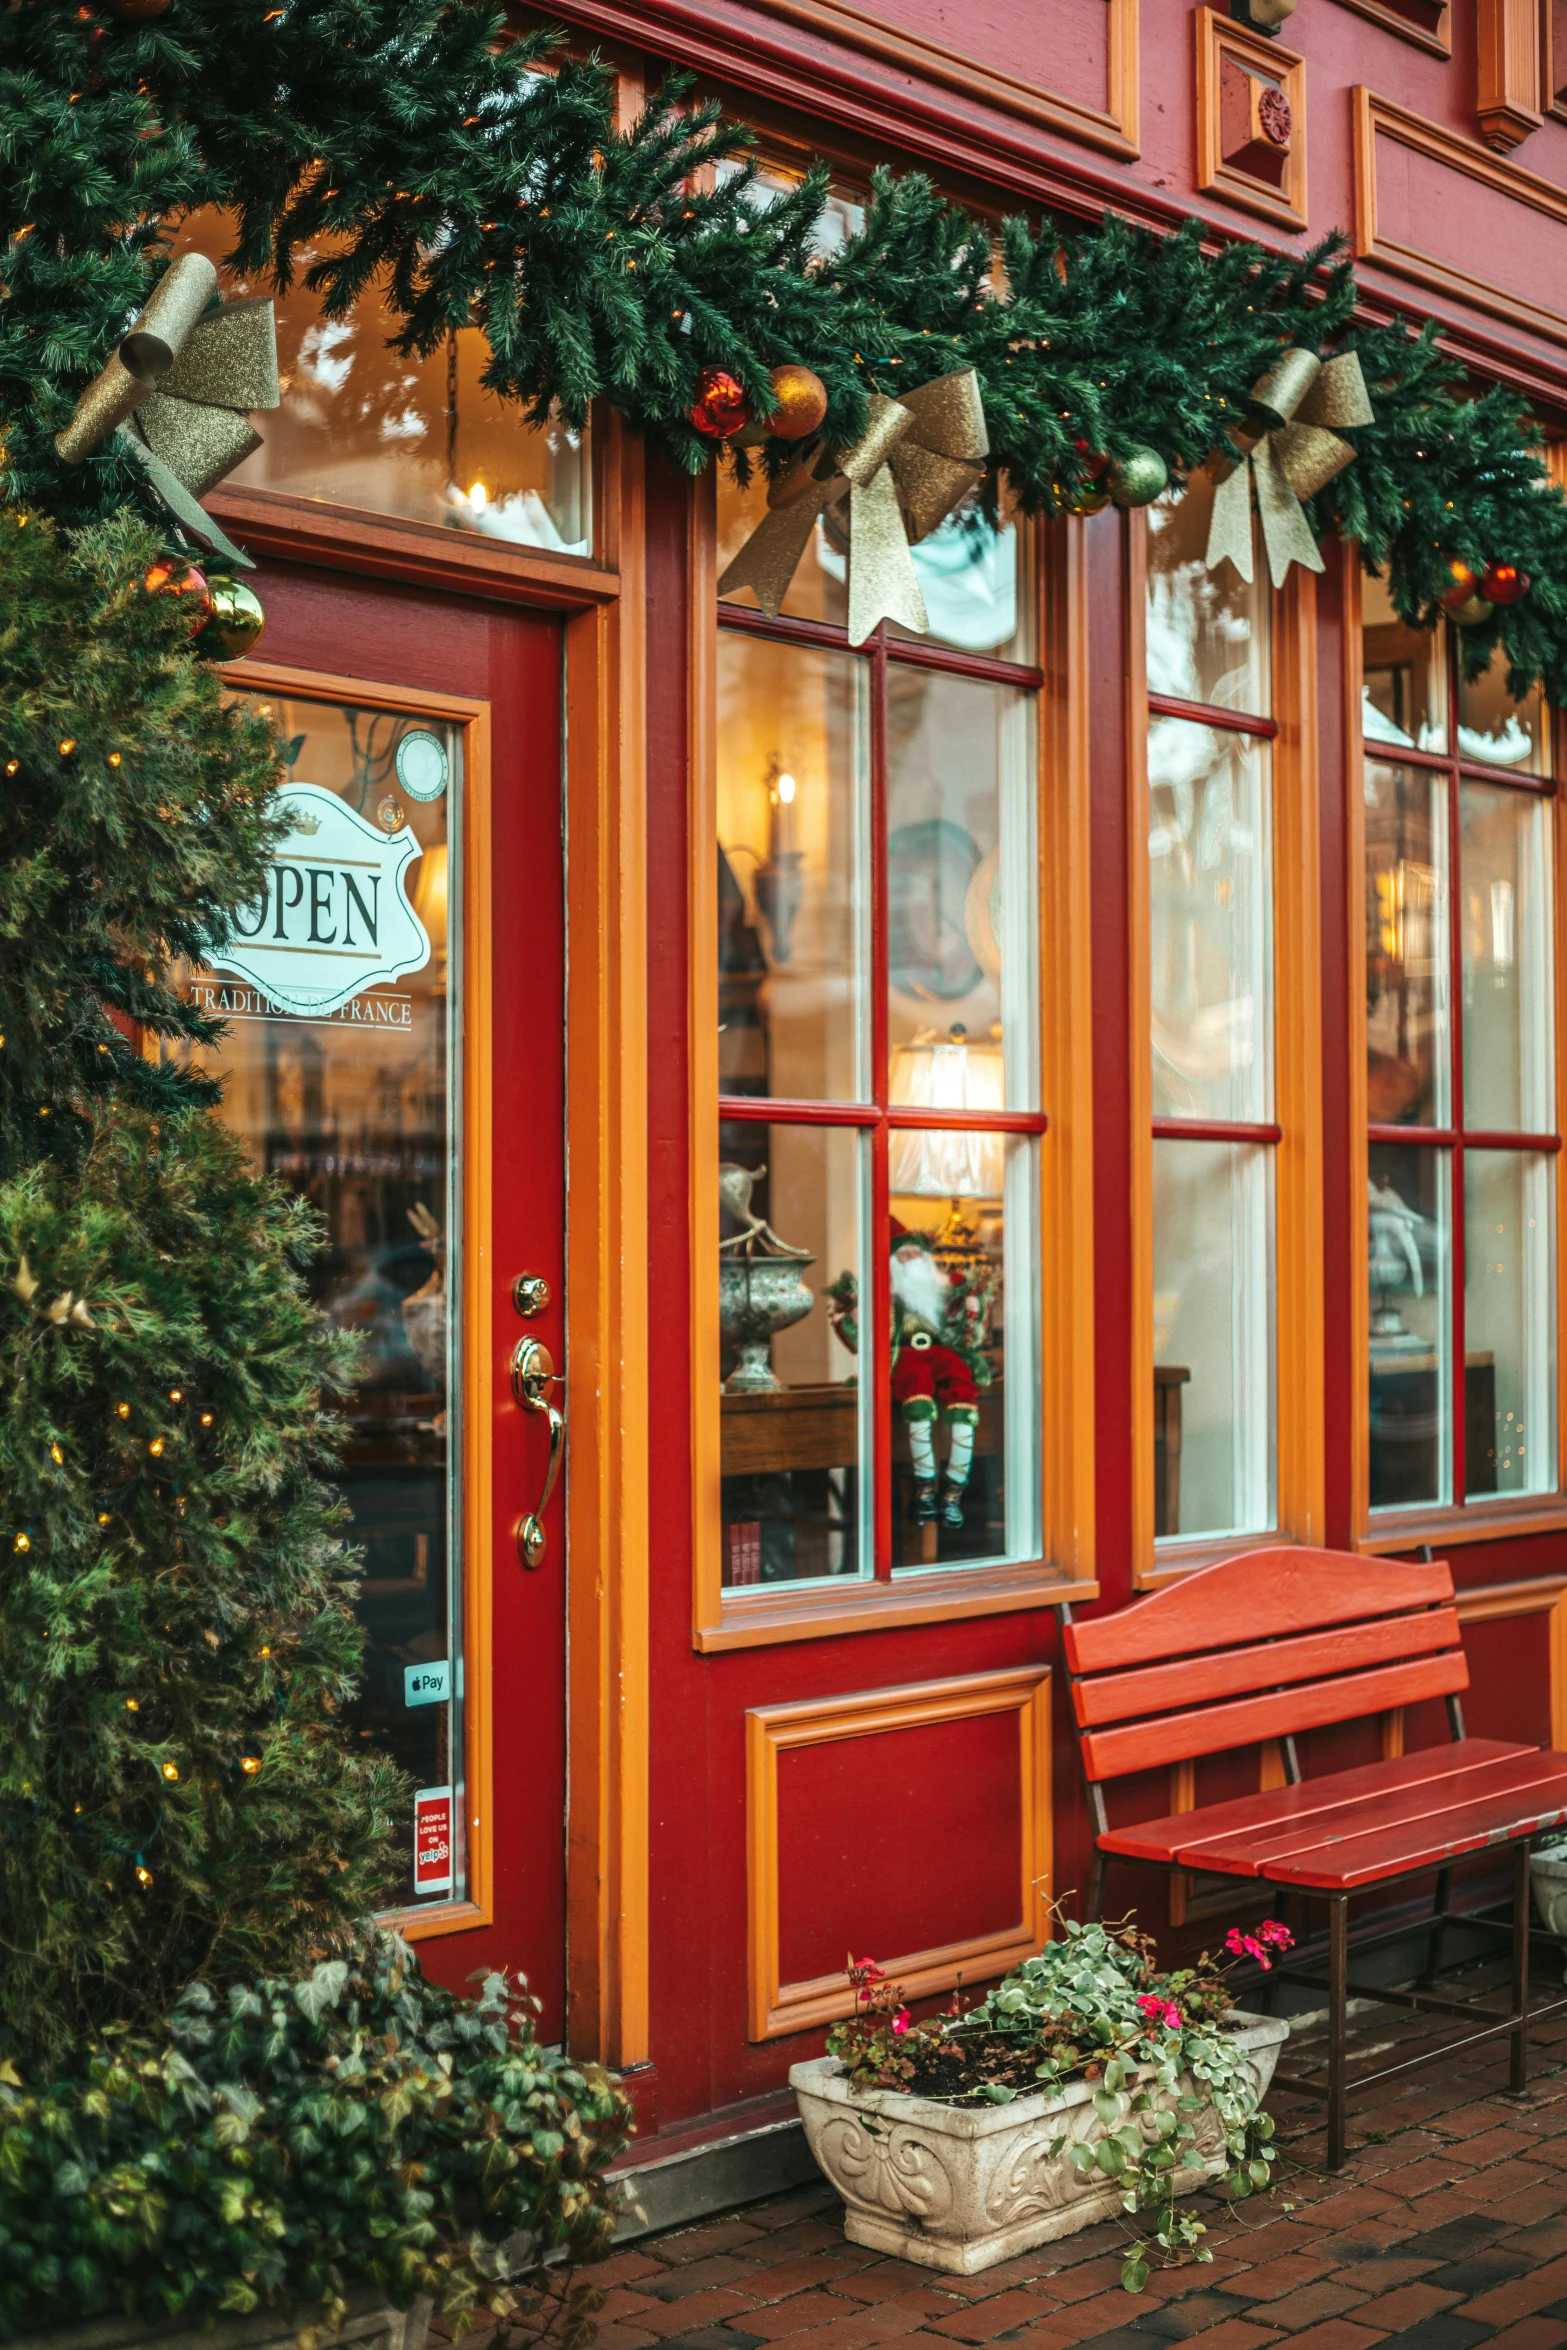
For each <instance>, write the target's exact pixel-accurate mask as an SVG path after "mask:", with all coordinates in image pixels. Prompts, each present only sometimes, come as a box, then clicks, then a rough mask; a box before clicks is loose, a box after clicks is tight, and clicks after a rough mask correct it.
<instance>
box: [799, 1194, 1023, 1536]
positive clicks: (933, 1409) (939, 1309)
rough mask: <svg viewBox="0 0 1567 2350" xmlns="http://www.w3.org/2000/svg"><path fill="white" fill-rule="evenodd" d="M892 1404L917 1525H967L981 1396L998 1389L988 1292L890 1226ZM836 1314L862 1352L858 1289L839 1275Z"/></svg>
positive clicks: (849, 1277)
mask: <svg viewBox="0 0 1567 2350" xmlns="http://www.w3.org/2000/svg"><path fill="white" fill-rule="evenodd" d="M891 1233H892V1264H891V1275H892V1401H893V1408H894V1410H895V1411H896V1412H897V1413H898V1415H899V1417H900V1418H901V1420H902V1422H903V1425H904V1427H905V1428H906V1429H907V1430H908V1433H909V1457H910V1461H911V1463H912V1465H913V1469H914V1480H913V1493H912V1496H911V1502H910V1515H911V1517H912V1518H913V1520H914V1523H915V1524H916V1525H922V1526H928V1525H930V1524H932V1523H933V1522H934V1521H936V1520H939V1521H940V1523H941V1524H942V1525H944V1526H951V1527H954V1528H958V1527H961V1526H962V1524H963V1496H964V1493H965V1491H966V1490H967V1487H968V1481H969V1473H970V1471H971V1470H972V1468H973V1465H974V1432H975V1430H976V1428H977V1427H978V1425H979V1391H980V1389H981V1388H982V1387H988V1386H989V1384H990V1365H989V1364H988V1362H987V1361H986V1360H985V1355H984V1337H985V1321H986V1316H987V1313H988V1310H989V1304H990V1285H988V1284H987V1285H985V1286H983V1287H982V1286H980V1285H978V1284H976V1283H975V1282H973V1281H971V1280H966V1279H961V1278H958V1277H956V1276H954V1275H952V1274H949V1273H948V1271H947V1269H946V1267H945V1266H944V1265H943V1264H942V1263H941V1262H940V1260H939V1259H938V1257H937V1256H936V1253H935V1245H934V1242H933V1240H932V1238H931V1236H930V1234H929V1233H927V1232H920V1231H912V1230H910V1229H909V1228H908V1227H907V1226H905V1225H903V1224H900V1223H899V1222H898V1220H897V1218H896V1217H894V1218H893V1219H892V1227H891ZM827 1297H828V1301H829V1304H828V1311H829V1313H830V1314H831V1315H832V1319H833V1323H834V1326H835V1328H836V1329H837V1331H838V1334H839V1336H840V1337H841V1338H842V1340H843V1342H844V1344H845V1346H847V1347H850V1348H854V1349H857V1347H858V1344H859V1329H858V1322H857V1314H856V1309H857V1306H858V1303H859V1297H858V1284H857V1283H856V1281H855V1278H854V1275H853V1274H852V1273H841V1274H840V1275H839V1276H838V1279H837V1280H836V1281H835V1282H833V1283H832V1285H831V1286H830V1288H829V1289H828V1291H827ZM942 1419H945V1421H946V1423H947V1430H948V1446H947V1463H946V1469H945V1472H944V1473H943V1474H942V1476H941V1478H940V1483H939V1486H938V1482H937V1467H936V1426H937V1422H938V1421H940V1420H942Z"/></svg>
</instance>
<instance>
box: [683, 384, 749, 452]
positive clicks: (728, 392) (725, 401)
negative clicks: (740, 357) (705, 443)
mask: <svg viewBox="0 0 1567 2350" xmlns="http://www.w3.org/2000/svg"><path fill="white" fill-rule="evenodd" d="M686 414H687V415H688V416H689V417H690V419H691V422H692V423H693V424H694V425H695V426H696V429H697V431H698V432H701V433H706V435H707V437H708V439H709V440H710V441H727V440H728V438H729V436H730V434H731V433H737V432H738V431H739V430H740V428H741V426H742V425H746V424H749V423H750V421H751V403H750V401H749V400H748V399H747V398H746V396H745V390H744V387H743V385H742V384H741V382H740V378H739V377H738V376H737V375H731V374H730V372H729V370H728V368H727V367H704V368H703V370H702V372H701V375H700V376H699V377H698V378H697V387H696V399H695V400H694V402H693V403H692V405H691V406H690V407H689V408H688V409H687V410H686Z"/></svg>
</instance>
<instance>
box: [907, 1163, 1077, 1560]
mask: <svg viewBox="0 0 1567 2350" xmlns="http://www.w3.org/2000/svg"><path fill="white" fill-rule="evenodd" d="M1036 1161H1037V1151H1036V1147H1035V1144H1034V1142H1033V1139H1032V1137H1028V1136H1017V1135H1010V1136H1009V1135H1003V1134H965V1133H955V1132H953V1131H951V1130H950V1129H949V1130H946V1131H916V1130H913V1129H909V1128H894V1129H893V1131H892V1133H891V1135H890V1136H889V1137H888V1187H889V1190H890V1192H891V1219H892V1220H891V1228H890V1231H891V1248H892V1328H893V1354H892V1414H893V1426H892V1477H893V1557H894V1561H895V1563H896V1564H898V1565H900V1566H906V1567H917V1566H925V1567H931V1566H947V1565H955V1564H958V1563H960V1562H961V1563H964V1564H973V1563H975V1562H976V1561H978V1560H980V1559H1002V1558H1028V1557H1037V1556H1038V1542H1039V1535H1038V1514H1039V1509H1038V1495H1037V1480H1036V1456H1037V1453H1038V1448H1039V1368H1038V1366H1039V1347H1038V1316H1039V1306H1038V1282H1037V1279H1036V1278H1035V1277H1034V1268H1033V1262H1032V1259H1033V1246H1032V1236H1033V1232H1034V1227H1035V1219H1036V1215H1037V1205H1036V1192H1037V1177H1036Z"/></svg>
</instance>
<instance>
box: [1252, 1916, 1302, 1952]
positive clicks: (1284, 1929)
mask: <svg viewBox="0 0 1567 2350" xmlns="http://www.w3.org/2000/svg"><path fill="white" fill-rule="evenodd" d="M1257 1939H1258V1941H1259V1942H1266V1943H1267V1945H1268V1948H1269V1949H1270V1950H1293V1949H1294V1947H1295V1937H1294V1935H1293V1934H1292V1933H1291V1932H1290V1930H1289V1928H1288V1926H1281V1925H1280V1923H1279V1921H1278V1919H1277V1918H1265V1919H1264V1920H1263V1922H1262V1924H1261V1925H1260V1926H1259V1927H1258V1928H1257Z"/></svg>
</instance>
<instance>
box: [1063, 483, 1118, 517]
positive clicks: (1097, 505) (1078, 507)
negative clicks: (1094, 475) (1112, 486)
mask: <svg viewBox="0 0 1567 2350" xmlns="http://www.w3.org/2000/svg"><path fill="white" fill-rule="evenodd" d="M1109 503H1110V492H1109V491H1108V490H1105V489H1101V488H1100V487H1099V484H1098V483H1097V482H1091V481H1085V482H1083V483H1082V484H1081V485H1080V486H1079V487H1078V488H1077V489H1074V490H1071V491H1069V492H1068V494H1067V502H1066V510H1067V512H1068V513H1069V514H1102V513H1103V512H1104V510H1105V508H1106V507H1107V506H1108V505H1109Z"/></svg>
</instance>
